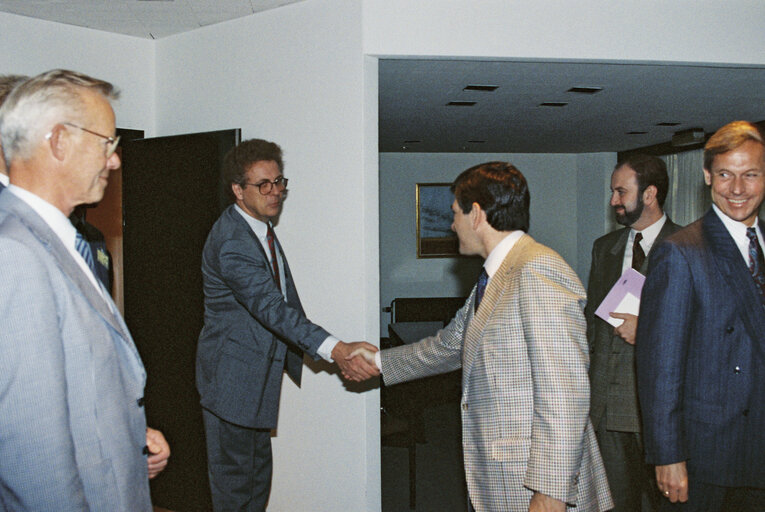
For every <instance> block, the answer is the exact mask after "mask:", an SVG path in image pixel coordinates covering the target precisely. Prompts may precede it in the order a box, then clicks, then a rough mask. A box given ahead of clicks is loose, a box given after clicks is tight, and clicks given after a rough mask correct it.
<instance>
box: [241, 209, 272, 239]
mask: <svg viewBox="0 0 765 512" xmlns="http://www.w3.org/2000/svg"><path fill="white" fill-rule="evenodd" d="M234 209H236V211H237V212H238V213H239V215H241V216H242V217H243V218H244V220H245V221H247V224H249V226H250V229H252V231H253V233H255V234H256V235H257V237H258V238H260V239H261V240H265V239H266V235H267V234H268V224H266V223H265V222H263V221H262V220H258V219H256V218H255V217H253V216H252V215H249V214H248V213H247V212H245V211H244V210H242V209H241V208H240V207H239V205H238V204H234Z"/></svg>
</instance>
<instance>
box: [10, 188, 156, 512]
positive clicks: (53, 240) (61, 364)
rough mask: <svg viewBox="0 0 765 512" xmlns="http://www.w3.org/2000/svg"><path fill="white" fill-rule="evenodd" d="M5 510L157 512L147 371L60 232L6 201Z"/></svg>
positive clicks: (19, 203)
mask: <svg viewBox="0 0 765 512" xmlns="http://www.w3.org/2000/svg"><path fill="white" fill-rule="evenodd" d="M0 268H2V278H1V280H2V287H0V317H1V318H2V319H3V328H2V329H0V461H2V463H1V464H0V510H29V511H41V510H78V511H79V510H103V511H114V510H119V511H129V512H133V511H151V509H152V507H151V500H150V497H149V481H148V474H147V467H146V457H145V456H144V455H143V454H142V451H143V447H144V445H145V444H146V420H145V416H144V411H143V400H142V397H143V390H144V383H145V379H146V374H145V373H144V369H143V365H142V364H141V360H140V358H139V356H138V352H137V351H136V348H135V345H134V344H133V341H132V339H131V337H130V334H129V333H128V330H127V327H126V326H125V324H124V322H123V321H122V317H121V316H120V314H119V312H118V311H117V308H116V306H114V303H113V302H111V300H110V299H108V298H107V299H106V300H105V299H104V297H102V296H101V295H99V293H98V291H97V290H96V289H95V287H94V286H93V285H92V284H91V282H90V281H89V280H88V278H87V276H86V275H85V274H84V273H83V271H82V270H81V268H80V267H79V266H78V265H77V263H76V261H75V260H74V258H72V256H71V255H70V253H69V252H68V251H67V249H66V248H65V247H64V246H63V244H62V243H61V240H60V239H59V238H58V236H56V234H55V233H54V232H53V231H52V230H51V229H50V227H49V226H48V225H47V224H46V223H45V222H44V221H43V220H42V219H41V218H40V217H39V216H38V215H37V213H36V212H35V211H34V210H32V209H31V208H30V207H29V206H28V205H27V204H26V203H24V202H23V201H21V200H20V199H19V198H18V197H17V196H15V195H14V194H13V193H11V192H5V191H3V193H2V194H0Z"/></svg>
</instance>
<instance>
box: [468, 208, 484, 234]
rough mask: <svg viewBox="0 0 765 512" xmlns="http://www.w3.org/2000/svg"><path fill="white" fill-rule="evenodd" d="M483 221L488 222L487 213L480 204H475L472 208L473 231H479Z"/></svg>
mask: <svg viewBox="0 0 765 512" xmlns="http://www.w3.org/2000/svg"><path fill="white" fill-rule="evenodd" d="M483 220H486V212H485V211H483V209H482V208H481V205H480V204H478V203H475V202H474V203H473V205H472V206H471V207H470V221H471V224H472V225H473V229H477V228H478V226H480V225H481V221H483Z"/></svg>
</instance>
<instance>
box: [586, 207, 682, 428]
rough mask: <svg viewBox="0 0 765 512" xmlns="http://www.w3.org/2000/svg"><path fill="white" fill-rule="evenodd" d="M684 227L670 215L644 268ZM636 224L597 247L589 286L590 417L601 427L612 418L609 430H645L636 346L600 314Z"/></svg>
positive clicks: (602, 239) (604, 238)
mask: <svg viewBox="0 0 765 512" xmlns="http://www.w3.org/2000/svg"><path fill="white" fill-rule="evenodd" d="M678 229H680V226H678V225H677V224H675V223H673V222H672V221H671V220H670V219H669V217H667V222H665V223H664V226H663V227H662V228H661V231H660V232H659V235H658V236H657V237H656V241H655V242H654V244H653V246H652V248H651V252H649V254H648V258H646V261H645V263H644V264H643V267H642V268H641V271H642V273H643V274H645V273H646V269H647V267H648V260H649V259H650V256H651V253H653V248H655V247H656V246H657V245H658V244H659V242H661V240H662V239H663V238H664V237H666V236H668V235H670V234H672V233H674V232H675V231H677V230H678ZM629 234H630V228H622V229H619V230H616V231H612V232H611V233H608V234H607V235H604V236H602V237H600V238H598V239H597V240H595V243H594V244H593V246H592V265H591V268H590V280H589V283H588V286H587V307H586V308H585V315H586V317H587V340H588V342H589V344H590V402H591V405H590V417H591V418H592V424H593V426H594V427H595V429H596V430H597V429H598V427H599V425H600V422H601V421H604V420H605V421H606V428H607V429H608V430H615V431H618V432H640V413H639V408H638V397H637V385H636V381H635V347H634V346H632V345H630V344H629V343H627V342H625V341H624V340H623V339H622V338H621V337H620V336H618V335H616V334H614V328H613V326H612V325H611V324H609V323H608V322H606V321H605V320H603V319H602V318H600V317H597V316H595V310H596V309H597V308H598V306H600V303H601V302H603V299H604V298H605V297H606V295H607V294H608V292H609V290H610V289H611V287H612V286H613V285H614V283H616V281H617V280H618V279H619V277H620V276H621V275H622V262H623V260H624V251H625V249H626V246H627V241H628V239H629Z"/></svg>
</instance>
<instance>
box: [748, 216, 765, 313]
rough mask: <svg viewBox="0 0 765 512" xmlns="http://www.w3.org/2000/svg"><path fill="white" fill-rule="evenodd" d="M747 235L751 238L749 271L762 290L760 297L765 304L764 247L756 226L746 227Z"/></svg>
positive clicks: (760, 290) (764, 304)
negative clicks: (761, 245) (758, 236)
mask: <svg viewBox="0 0 765 512" xmlns="http://www.w3.org/2000/svg"><path fill="white" fill-rule="evenodd" d="M746 236H747V238H749V272H751V273H752V278H753V279H754V282H755V283H756V284H757V288H758V289H759V292H760V299H762V304H763V306H765V257H763V255H762V247H760V241H759V240H758V238H757V230H755V228H753V227H752V228H746Z"/></svg>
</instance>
